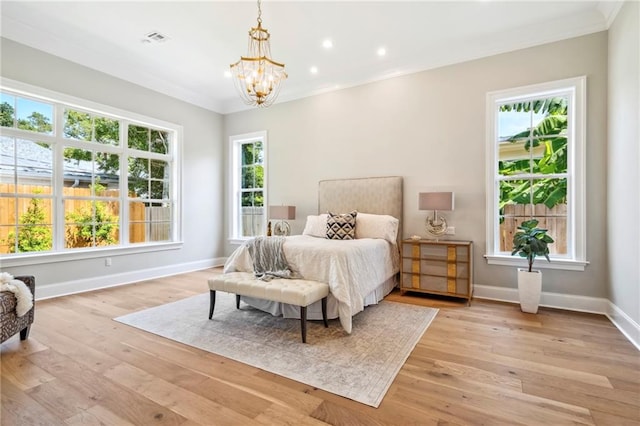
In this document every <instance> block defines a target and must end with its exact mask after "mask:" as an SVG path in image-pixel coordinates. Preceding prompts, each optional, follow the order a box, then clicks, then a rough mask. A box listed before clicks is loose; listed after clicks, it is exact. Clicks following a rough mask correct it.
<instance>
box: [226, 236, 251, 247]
mask: <svg viewBox="0 0 640 426" xmlns="http://www.w3.org/2000/svg"><path fill="white" fill-rule="evenodd" d="M251 238H253V237H250V238H229V244H234V245H236V246H241V245H242V244H244V243H246V242H247V241H249V240H250V239H251Z"/></svg>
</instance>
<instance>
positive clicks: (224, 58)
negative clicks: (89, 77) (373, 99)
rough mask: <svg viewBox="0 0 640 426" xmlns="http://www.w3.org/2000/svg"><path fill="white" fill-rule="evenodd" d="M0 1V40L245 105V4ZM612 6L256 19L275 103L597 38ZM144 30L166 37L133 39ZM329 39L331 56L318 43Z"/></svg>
mask: <svg viewBox="0 0 640 426" xmlns="http://www.w3.org/2000/svg"><path fill="white" fill-rule="evenodd" d="M0 3H1V6H0V7H1V14H2V21H1V27H0V34H1V35H2V37H6V38H8V39H11V40H14V41H17V42H20V43H23V44H26V45H28V46H32V47H34V48H37V49H40V50H44V51H46V52H49V53H51V54H53V55H56V56H60V57H62V58H65V59H68V60H70V61H73V62H76V63H79V64H82V65H85V66H87V67H90V68H93V69H96V70H99V71H102V72H105V73H108V74H111V75H114V76H116V77H119V78H122V79H124V80H127V81H130V82H133V83H136V84H139V85H141V86H145V87H147V88H150V89H153V90H156V91H158V92H161V93H165V94H167V95H170V96H173V97H176V98H179V99H182V100H184V101H187V102H190V103H193V104H196V105H199V106H202V107H204V108H208V109H210V110H213V111H216V112H220V113H228V112H233V111H238V110H241V109H244V108H245V106H244V105H243V104H242V103H241V102H240V101H239V99H238V97H237V96H236V94H235V92H234V87H233V82H232V81H231V79H229V78H226V77H225V76H224V72H225V71H226V70H228V68H229V64H231V63H232V62H235V61H237V60H238V59H239V57H240V55H244V54H246V48H247V39H248V30H249V27H251V26H255V24H256V18H257V6H256V3H255V2H254V1H239V0H236V1H206V2H205V1H194V2H186V1H137V2H133V1H131V2H116V1H102V2H97V1H70V2H55V1H42V2H34V1H6V0H3V1H1V2H0ZM620 5H621V3H620V2H614V1H599V2H597V1H576V0H574V1H541V0H537V1H516V0H512V1H491V0H485V1H481V0H476V1H439V2H436V1H413V2H401V1H376V2H363V1H332V2H328V1H319V2H311V1H277V0H265V1H264V2H263V4H262V20H263V26H264V27H265V28H267V29H268V30H269V32H270V33H271V51H272V56H273V59H274V60H276V61H278V62H284V63H285V64H286V70H287V73H288V74H289V78H288V79H287V80H286V81H285V83H284V86H283V88H282V91H281V93H280V97H279V98H278V101H277V102H284V101H286V100H291V99H297V98H301V97H305V96H310V95H313V94H318V93H322V92H326V91H331V90H336V89H339V88H344V87H349V86H354V85H358V84H363V83H367V82H371V81H376V80H380V79H384V78H389V77H393V76H398V75H403V74H408V73H413V72H417V71H421V70H426V69H431V68H436V67H440V66H443V65H448V64H452V63H457V62H462V61H467V60H470V59H475V58H479V57H483V56H489V55H494V54H498V53H502V52H507V51H511V50H515V49H521V48H525V47H530V46H535V45H538V44H543V43H549V42H553V41H557V40H561V39H566V38H570V37H576V36H580V35H584V34H589V33H594V32H598V31H603V30H606V29H607V28H608V26H609V25H610V23H611V21H612V20H613V18H614V16H615V14H616V13H617V11H618V10H619V8H620ZM152 31H157V32H160V33H162V34H163V35H165V36H167V37H168V40H166V41H164V42H161V43H144V42H142V40H143V39H144V38H145V35H146V34H148V33H150V32H152ZM327 38H330V39H331V40H332V41H333V48H332V49H325V48H323V47H322V42H323V40H325V39H327ZM381 46H384V47H385V48H386V50H387V54H386V56H384V57H380V56H378V55H377V54H376V51H377V49H378V48H379V47H381ZM312 66H315V67H317V68H318V73H317V74H315V75H313V74H311V72H310V68H311V67H312Z"/></svg>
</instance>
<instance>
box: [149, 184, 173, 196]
mask: <svg viewBox="0 0 640 426" xmlns="http://www.w3.org/2000/svg"><path fill="white" fill-rule="evenodd" d="M151 198H153V199H155V200H168V199H169V181H155V180H152V181H151Z"/></svg>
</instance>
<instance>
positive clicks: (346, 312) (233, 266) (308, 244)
mask: <svg viewBox="0 0 640 426" xmlns="http://www.w3.org/2000/svg"><path fill="white" fill-rule="evenodd" d="M283 249H284V254H285V257H286V258H287V262H288V263H289V266H290V267H291V269H293V270H294V271H295V272H297V273H298V274H299V275H301V276H302V277H303V278H304V279H308V280H313V281H320V282H326V283H327V284H329V288H330V291H331V294H332V295H333V296H334V297H335V298H336V299H337V301H338V315H339V318H340V323H341V324H342V327H343V328H344V329H345V331H346V332H347V333H351V317H352V316H353V315H355V314H357V313H358V312H360V311H362V310H363V309H364V298H365V296H367V295H368V294H370V293H371V292H372V291H373V290H375V289H376V288H377V287H378V286H379V285H380V284H381V283H383V282H385V281H387V280H389V279H390V278H392V277H393V276H394V275H395V274H396V273H397V272H398V270H399V262H398V250H397V246H396V245H394V244H391V243H389V242H388V241H386V240H383V239H373V238H363V239H356V240H329V239H326V238H318V237H312V236H308V235H295V236H291V237H287V238H286V241H285V243H284V246H283ZM234 271H242V272H253V263H252V260H251V257H250V255H249V250H248V249H247V247H246V246H245V245H243V246H241V247H239V248H238V249H236V250H235V251H234V252H233V254H232V255H231V256H230V257H229V259H227V261H226V263H225V266H224V272H225V273H226V272H234Z"/></svg>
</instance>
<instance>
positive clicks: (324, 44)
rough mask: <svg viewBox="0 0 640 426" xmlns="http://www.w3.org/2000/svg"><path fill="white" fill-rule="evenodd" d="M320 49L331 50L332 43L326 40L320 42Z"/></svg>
mask: <svg viewBox="0 0 640 426" xmlns="http://www.w3.org/2000/svg"><path fill="white" fill-rule="evenodd" d="M322 47H324V48H325V49H331V48H332V47H333V42H332V41H331V39H329V38H328V39H326V40H324V41H323V42H322Z"/></svg>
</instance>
